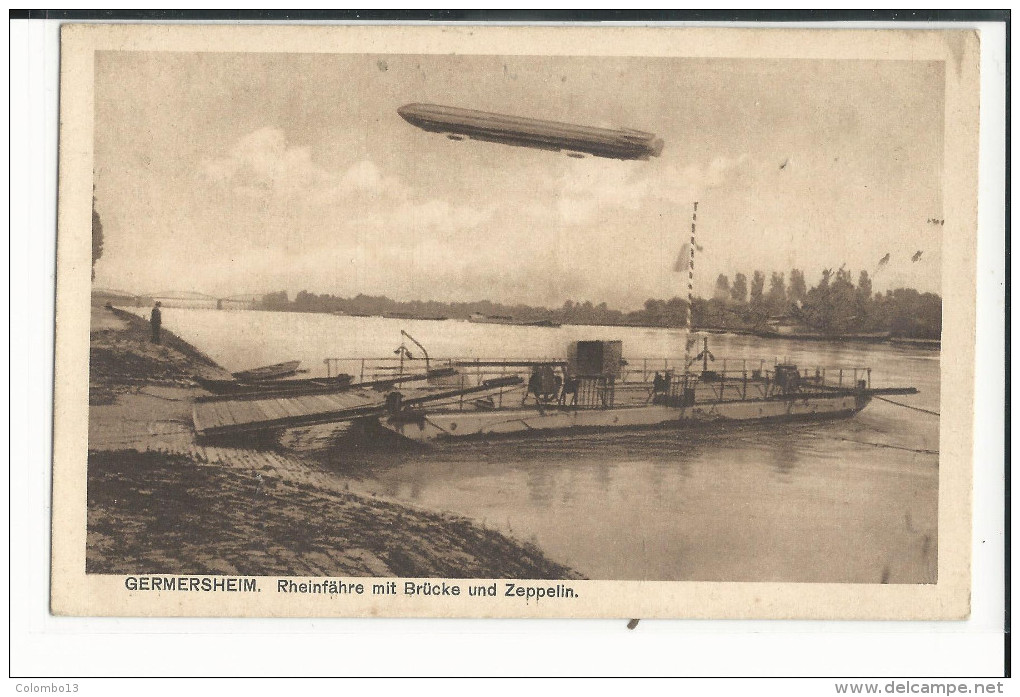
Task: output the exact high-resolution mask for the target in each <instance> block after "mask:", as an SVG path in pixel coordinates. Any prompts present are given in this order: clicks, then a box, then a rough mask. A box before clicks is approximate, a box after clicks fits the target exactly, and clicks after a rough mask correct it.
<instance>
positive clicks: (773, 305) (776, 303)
mask: <svg viewBox="0 0 1020 697" xmlns="http://www.w3.org/2000/svg"><path fill="white" fill-rule="evenodd" d="M766 303H767V304H768V307H769V311H770V312H773V313H776V314H782V313H784V312H786V279H785V277H784V276H783V274H782V272H777V271H773V272H772V278H771V279H770V280H769V293H768V296H767V297H766Z"/></svg>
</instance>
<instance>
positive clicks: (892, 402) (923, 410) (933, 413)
mask: <svg viewBox="0 0 1020 697" xmlns="http://www.w3.org/2000/svg"><path fill="white" fill-rule="evenodd" d="M872 396H873V397H874V398H875V399H881V400H882V401H883V402H889V404H895V405H896V406H898V407H905V408H907V409H913V410H914V411H919V412H922V413H924V414H931V415H932V416H941V414H939V413H938V412H937V411H932V410H931V409H922V408H921V407H914V406H911V405H909V404H903V403H902V402H894V401H892V400H891V399H886V398H885V397H879V396H878V395H877V394H876V395H872Z"/></svg>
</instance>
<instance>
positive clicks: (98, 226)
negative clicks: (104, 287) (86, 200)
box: [92, 194, 103, 281]
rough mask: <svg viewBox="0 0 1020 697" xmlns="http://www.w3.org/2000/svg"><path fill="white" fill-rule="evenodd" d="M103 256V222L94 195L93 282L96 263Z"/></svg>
mask: <svg viewBox="0 0 1020 697" xmlns="http://www.w3.org/2000/svg"><path fill="white" fill-rule="evenodd" d="M102 256H103V221H101V220H100V219H99V214H98V213H96V196H95V194H93V195H92V280H93V281H94V280H96V262H97V261H99V258H100V257H102Z"/></svg>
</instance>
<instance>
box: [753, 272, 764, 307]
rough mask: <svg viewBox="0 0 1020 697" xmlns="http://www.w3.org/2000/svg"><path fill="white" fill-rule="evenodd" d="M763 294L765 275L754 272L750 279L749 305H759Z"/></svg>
mask: <svg viewBox="0 0 1020 697" xmlns="http://www.w3.org/2000/svg"><path fill="white" fill-rule="evenodd" d="M764 292H765V274H763V273H762V272H761V271H755V272H754V276H752V277H751V304H752V305H761V304H762V296H763V294H764Z"/></svg>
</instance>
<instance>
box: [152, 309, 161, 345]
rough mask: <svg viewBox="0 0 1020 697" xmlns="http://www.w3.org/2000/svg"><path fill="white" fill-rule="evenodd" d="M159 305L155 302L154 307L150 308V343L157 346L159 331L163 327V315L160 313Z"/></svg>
mask: <svg viewBox="0 0 1020 697" xmlns="http://www.w3.org/2000/svg"><path fill="white" fill-rule="evenodd" d="M160 305H161V303H160V302H159V301H158V300H157V301H156V305H155V307H153V308H152V316H151V318H150V321H151V322H152V343H154V344H158V343H159V342H160V336H159V333H160V329H162V327H163V313H162V312H160V310H159V308H160Z"/></svg>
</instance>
